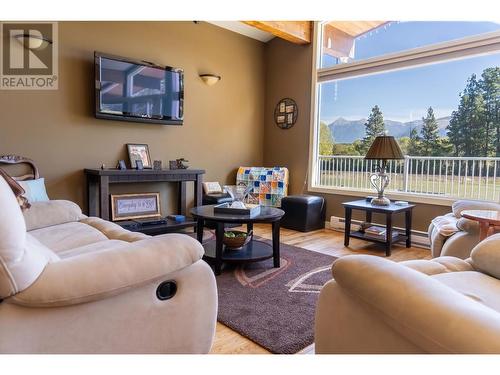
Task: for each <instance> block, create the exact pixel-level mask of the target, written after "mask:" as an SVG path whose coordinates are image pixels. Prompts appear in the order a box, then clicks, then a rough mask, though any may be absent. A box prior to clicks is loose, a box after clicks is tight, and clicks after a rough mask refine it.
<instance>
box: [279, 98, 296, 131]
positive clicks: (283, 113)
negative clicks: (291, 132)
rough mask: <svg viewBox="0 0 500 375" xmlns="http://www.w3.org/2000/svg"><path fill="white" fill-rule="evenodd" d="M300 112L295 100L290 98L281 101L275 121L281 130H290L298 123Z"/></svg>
mask: <svg viewBox="0 0 500 375" xmlns="http://www.w3.org/2000/svg"><path fill="white" fill-rule="evenodd" d="M298 114H299V110H298V108H297V103H295V100H293V99H290V98H285V99H281V100H280V101H279V102H278V105H277V106H276V108H275V109H274V121H275V122H276V125H278V126H279V127H280V128H281V129H290V128H291V127H292V126H294V125H295V123H296V122H297V115H298Z"/></svg>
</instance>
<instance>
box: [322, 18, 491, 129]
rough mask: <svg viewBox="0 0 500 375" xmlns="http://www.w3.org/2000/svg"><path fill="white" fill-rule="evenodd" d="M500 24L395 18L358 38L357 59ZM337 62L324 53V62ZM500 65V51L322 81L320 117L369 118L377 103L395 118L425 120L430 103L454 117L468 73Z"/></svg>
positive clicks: (441, 114) (439, 114) (440, 112)
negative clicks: (388, 23) (415, 66)
mask: <svg viewBox="0 0 500 375" xmlns="http://www.w3.org/2000/svg"><path fill="white" fill-rule="evenodd" d="M499 29H500V24H497V23H492V22H399V23H392V24H390V25H389V26H388V27H386V28H385V29H384V28H379V29H378V32H373V33H372V34H371V35H370V34H365V36H363V37H361V38H359V39H358V40H356V47H355V51H356V53H355V60H361V59H365V58H370V57H374V56H380V55H383V54H387V53H392V52H398V51H403V50H407V49H410V48H416V47H421V46H425V45H430V44H433V43H439V42H443V41H449V40H452V39H457V38H462V37H465V36H470V35H477V34H481V33H485V32H490V31H496V30H499ZM332 65H333V64H332V60H331V59H328V58H324V60H323V67H326V66H332ZM495 66H500V53H496V54H490V55H483V56H477V57H473V58H467V59H461V60H454V61H448V62H444V63H439V64H433V65H427V66H422V67H417V68H411V69H405V70H399V71H393V72H388V73H383V74H376V75H372V76H365V77H358V78H351V79H345V80H339V81H336V82H328V83H325V84H323V85H322V86H321V108H320V119H321V121H325V122H326V123H331V122H332V121H334V120H335V119H337V118H338V117H343V118H346V119H348V120H359V119H362V118H367V117H368V115H369V114H370V111H371V108H372V107H373V106H374V105H376V104H377V105H378V106H379V107H380V109H381V110H382V113H383V115H384V118H386V119H390V120H395V121H402V122H406V121H413V120H417V119H420V118H421V117H422V116H425V114H426V112H427V108H428V107H429V106H432V107H433V109H434V113H435V115H436V118H439V117H445V116H449V115H450V114H451V112H452V111H453V110H455V109H456V107H457V105H458V101H459V94H460V92H461V91H462V90H463V89H464V87H465V84H466V81H467V78H469V77H470V75H471V74H472V73H476V75H478V76H480V75H481V73H482V71H483V70H484V69H485V68H488V67H495Z"/></svg>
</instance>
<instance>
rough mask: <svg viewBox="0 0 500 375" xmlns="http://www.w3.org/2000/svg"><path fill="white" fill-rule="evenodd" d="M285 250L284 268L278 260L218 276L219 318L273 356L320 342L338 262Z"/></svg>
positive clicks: (231, 269)
mask: <svg viewBox="0 0 500 375" xmlns="http://www.w3.org/2000/svg"><path fill="white" fill-rule="evenodd" d="M254 240H259V241H264V242H267V243H270V241H267V240H264V239H262V238H257V237H255V239H254ZM280 251H281V252H280V255H281V267H280V268H273V260H272V259H268V260H266V261H262V262H257V263H249V264H247V265H244V266H230V265H226V266H225V268H224V269H223V271H222V274H221V275H220V276H217V277H216V279H217V286H218V293H219V313H218V320H219V321H220V322H221V323H222V324H224V325H226V326H228V327H230V328H231V329H233V330H235V331H237V332H239V333H240V334H242V335H243V336H245V337H248V338H249V339H250V340H252V341H254V342H256V343H257V344H259V345H261V346H263V347H265V348H266V349H268V350H269V351H271V352H273V353H278V354H292V353H297V352H298V351H300V350H302V349H304V348H305V347H307V346H309V345H311V344H312V343H313V341H314V312H315V309H316V301H317V299H318V296H319V291H320V290H321V287H322V286H323V285H324V284H325V283H326V282H327V281H328V280H331V278H332V276H331V271H330V269H331V265H332V263H333V261H334V260H335V259H336V258H335V257H332V256H328V255H324V254H320V253H317V252H314V251H310V250H305V249H302V248H300V247H295V246H290V245H286V244H283V243H282V244H281V249H280Z"/></svg>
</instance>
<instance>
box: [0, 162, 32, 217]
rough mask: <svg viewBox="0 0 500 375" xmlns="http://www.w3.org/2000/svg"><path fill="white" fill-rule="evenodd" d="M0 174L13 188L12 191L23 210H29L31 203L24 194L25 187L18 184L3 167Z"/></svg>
mask: <svg viewBox="0 0 500 375" xmlns="http://www.w3.org/2000/svg"><path fill="white" fill-rule="evenodd" d="M0 176H2V177H3V178H4V180H5V181H6V182H7V184H8V185H9V186H10V188H11V189H12V192H13V193H14V195H15V196H16V199H17V203H19V207H21V210H23V211H24V210H27V209H28V208H30V207H31V205H30V203H29V202H28V200H27V199H26V198H25V197H24V196H23V194H24V193H25V191H24V189H23V187H22V186H21V185H19V184H18V182H17V181H16V180H14V179H13V178H12V177H11V176H10V175H9V174H8V173H7V172H5V171H4V170H3V169H1V168H0Z"/></svg>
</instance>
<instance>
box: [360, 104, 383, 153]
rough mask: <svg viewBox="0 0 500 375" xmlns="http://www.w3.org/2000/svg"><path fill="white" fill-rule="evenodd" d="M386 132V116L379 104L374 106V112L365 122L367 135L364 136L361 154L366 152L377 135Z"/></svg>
mask: <svg viewBox="0 0 500 375" xmlns="http://www.w3.org/2000/svg"><path fill="white" fill-rule="evenodd" d="M384 133H385V124H384V116H383V115H382V112H381V111H380V108H379V107H378V105H376V106H375V107H373V108H372V112H371V113H370V116H368V120H367V121H366V123H365V137H364V138H363V140H362V142H361V147H360V153H361V155H364V154H366V152H367V151H368V149H369V148H370V146H371V144H372V143H373V140H374V139H375V137H377V136H379V135H384Z"/></svg>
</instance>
